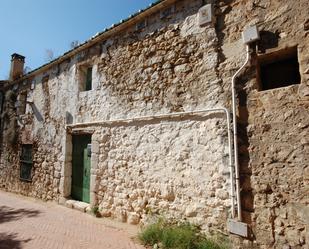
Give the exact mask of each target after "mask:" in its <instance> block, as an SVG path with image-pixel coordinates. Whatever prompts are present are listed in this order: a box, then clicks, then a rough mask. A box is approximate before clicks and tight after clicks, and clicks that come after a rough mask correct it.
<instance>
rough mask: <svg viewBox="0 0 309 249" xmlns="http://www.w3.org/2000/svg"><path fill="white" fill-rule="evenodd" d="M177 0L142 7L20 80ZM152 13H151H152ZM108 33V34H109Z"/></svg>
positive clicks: (21, 79) (165, 0)
mask: <svg viewBox="0 0 309 249" xmlns="http://www.w3.org/2000/svg"><path fill="white" fill-rule="evenodd" d="M176 1H177V0H157V1H155V2H154V3H151V4H149V6H148V7H147V8H145V9H141V10H139V11H138V12H136V13H134V14H131V15H130V16H129V17H128V18H126V19H124V20H120V21H119V22H118V23H116V24H113V25H111V26H110V27H109V28H105V29H104V30H103V31H102V32H98V33H96V34H95V35H94V36H92V37H91V38H90V39H88V40H86V41H85V42H83V43H81V44H79V45H78V46H76V47H75V48H73V49H71V50H68V51H66V52H65V53H63V54H62V55H60V56H59V57H57V58H56V59H54V60H52V61H50V62H48V63H45V64H43V65H42V66H40V67H38V68H36V69H34V70H32V71H30V72H28V73H27V74H25V75H24V76H23V77H21V78H20V79H19V80H18V82H20V81H23V80H25V79H27V78H30V77H32V76H34V75H35V74H36V73H39V72H40V71H41V70H43V69H44V68H45V69H47V68H49V67H51V66H52V65H53V64H55V63H61V62H63V61H64V60H66V59H67V57H70V56H73V55H74V54H75V53H77V52H79V51H81V50H83V49H86V48H87V45H89V46H91V45H93V44H92V42H93V43H96V42H97V41H96V39H98V38H100V37H103V36H104V35H105V34H107V33H108V32H110V31H112V30H115V29H116V28H118V27H119V26H121V25H124V24H125V23H128V22H129V21H134V19H135V18H136V17H138V16H140V15H142V14H144V13H146V12H148V11H150V10H151V9H153V8H154V7H156V6H159V5H160V4H162V6H159V7H165V6H166V5H164V3H167V4H169V3H171V2H176ZM150 14H151V13H150ZM107 35H108V34H107Z"/></svg>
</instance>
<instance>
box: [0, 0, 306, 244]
mask: <svg viewBox="0 0 309 249" xmlns="http://www.w3.org/2000/svg"><path fill="white" fill-rule="evenodd" d="M308 9H309V2H308V1H307V0H297V1H292V0H285V1H279V0H272V1H270V0H248V1H243V0H219V1H211V0H209V1H208V0H206V1H203V0H177V1H176V0H162V1H158V2H156V3H155V4H153V5H151V6H150V7H149V8H147V9H145V10H142V11H139V12H138V13H136V14H134V15H132V16H131V17H129V18H128V19H126V20H122V21H120V22H119V23H118V24H116V25H113V26H112V27H110V28H108V29H106V30H104V31H103V32H101V33H98V34H97V35H95V36H94V37H92V38H91V39H90V40H88V41H86V42H85V43H83V44H80V45H79V46H77V47H76V48H74V49H72V50H70V51H68V52H66V53H65V54H63V55H62V56H60V57H59V58H57V59H55V60H53V61H51V62H50V63H48V64H45V65H42V66H41V67H39V68H37V69H35V70H33V71H31V72H29V73H27V74H24V73H23V66H24V62H25V57H23V56H21V55H19V54H13V55H12V61H11V75H10V80H8V81H1V82H0V85H1V86H0V88H1V89H0V90H1V98H0V99H1V104H2V105H1V107H2V108H1V162H0V188H1V189H4V190H7V191H12V192H16V193H20V194H23V195H27V196H31V197H35V198H40V199H43V200H46V201H49V200H50V201H57V202H59V203H61V204H64V205H67V206H71V207H77V206H78V207H79V208H82V209H84V210H85V211H86V209H88V208H89V207H88V205H90V206H91V207H98V209H99V211H100V212H101V214H102V215H103V216H105V217H112V218H115V219H118V220H121V221H123V222H128V223H131V224H138V223H143V222H145V221H147V219H148V218H149V217H150V216H153V215H164V216H166V217H174V218H177V219H186V220H188V221H190V222H192V223H195V224H199V225H201V226H202V228H203V229H204V230H205V231H206V232H218V231H220V232H222V233H225V234H230V236H231V240H232V241H233V243H234V248H306V246H308V244H309V237H308V234H309V232H308V230H309V227H308V224H309V221H308V220H309V215H308V214H309V205H308V203H309V187H308V186H309V167H308V166H309V153H308V152H309V135H308V129H309V111H308V110H309V109H308V107H309V52H308V51H309V19H308Z"/></svg>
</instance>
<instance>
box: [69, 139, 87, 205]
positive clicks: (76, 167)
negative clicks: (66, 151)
mask: <svg viewBox="0 0 309 249" xmlns="http://www.w3.org/2000/svg"><path fill="white" fill-rule="evenodd" d="M88 144H91V136H90V135H76V136H73V153H72V189H71V196H72V198H73V199H75V200H79V201H83V202H87V203H89V202H90V168H91V164H90V160H91V155H90V153H88V149H87V146H88Z"/></svg>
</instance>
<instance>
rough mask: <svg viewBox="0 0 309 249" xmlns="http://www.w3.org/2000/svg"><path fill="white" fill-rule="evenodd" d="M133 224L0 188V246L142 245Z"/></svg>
mask: <svg viewBox="0 0 309 249" xmlns="http://www.w3.org/2000/svg"><path fill="white" fill-rule="evenodd" d="M135 232H136V228H135V227H130V226H128V225H123V224H118V223H116V222H111V221H106V220H104V219H98V218H94V217H92V216H90V215H87V214H84V213H81V212H78V211H76V210H72V209H69V208H66V207H63V206H59V205H57V204H54V203H44V202H41V201H37V200H33V199H30V198H25V197H21V196H17V195H14V194H10V193H6V192H2V191H0V248H1V249H62V248H65V249H71V248H72V249H78V248H85V249H92V248H100V249H101V248H102V249H122V248H123V249H129V248H132V249H133V248H134V249H135V248H136V249H142V248H143V247H142V246H140V245H138V244H135V243H134V242H133V241H132V239H131V238H130V237H131V236H132V235H133V234H134V233H135Z"/></svg>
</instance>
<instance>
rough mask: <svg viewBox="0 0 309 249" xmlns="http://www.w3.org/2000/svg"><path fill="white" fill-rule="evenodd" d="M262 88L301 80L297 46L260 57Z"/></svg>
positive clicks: (270, 87) (276, 86) (259, 74)
mask: <svg viewBox="0 0 309 249" xmlns="http://www.w3.org/2000/svg"><path fill="white" fill-rule="evenodd" d="M258 62H259V68H258V81H259V82H260V87H261V90H269V89H275V88H280V87H286V86H290V85H294V84H299V83H300V82H301V77H300V73H299V64H298V58H297V48H296V47H294V48H289V49H284V50H281V51H278V52H274V53H272V54H268V55H263V56H260V57H259V58H258Z"/></svg>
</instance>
